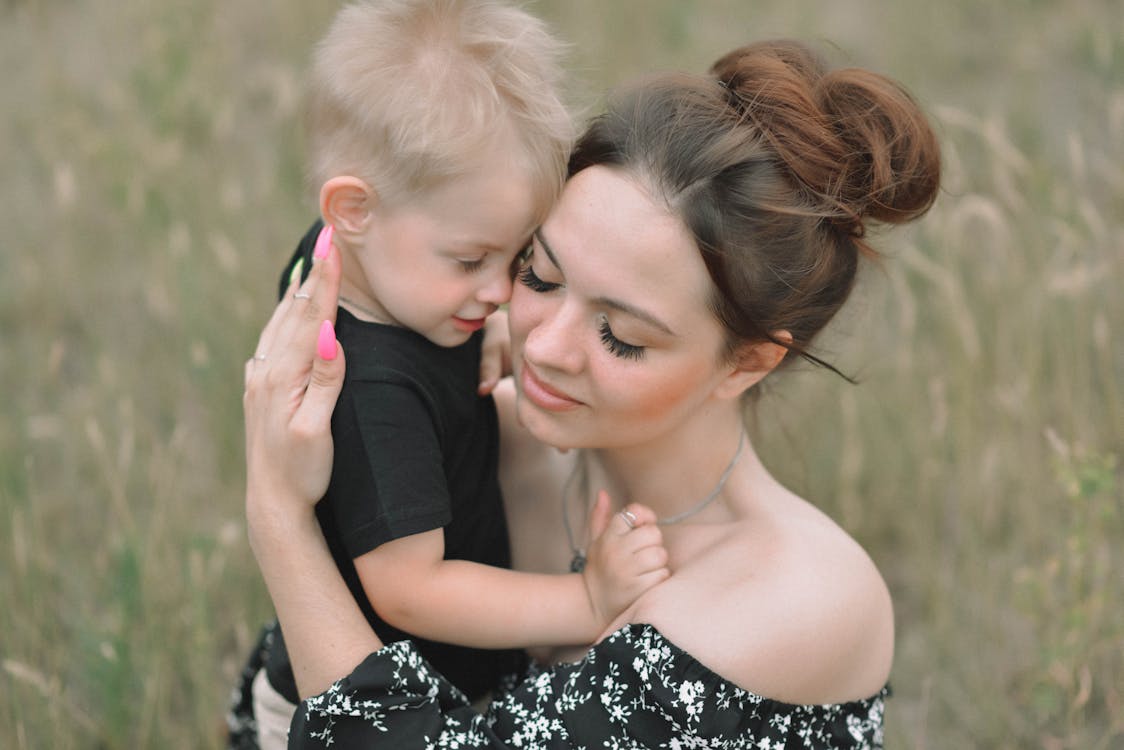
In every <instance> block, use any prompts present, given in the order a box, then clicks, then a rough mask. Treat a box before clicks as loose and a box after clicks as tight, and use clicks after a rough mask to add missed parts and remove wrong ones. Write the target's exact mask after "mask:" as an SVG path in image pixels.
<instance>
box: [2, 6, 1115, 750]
mask: <svg viewBox="0 0 1124 750" xmlns="http://www.w3.org/2000/svg"><path fill="white" fill-rule="evenodd" d="M820 5H821V4H811V3H788V2H760V3H752V4H749V3H744V2H733V0H723V1H722V2H707V3H702V2H687V1H686V0H684V1H683V2H672V1H671V0H661V1H660V2H638V1H636V0H633V1H631V2H614V3H612V4H610V3H600V2H594V1H593V0H575V1H574V2H561V0H558V1H556V2H541V3H539V4H538V5H537V6H535V7H537V8H539V10H541V12H542V13H543V14H544V15H545V16H546V17H548V18H549V19H551V20H552V21H554V22H555V23H556V25H557V26H558V27H559V28H560V30H561V31H562V33H563V35H565V36H566V37H567V38H569V39H572V40H574V41H575V47H574V51H573V60H574V69H575V71H576V72H577V73H578V74H579V81H580V83H579V85H578V89H579V92H580V93H581V94H582V98H583V99H584V100H585V101H586V102H589V103H590V104H591V106H594V104H593V102H595V101H596V99H595V96H594V95H593V93H594V92H598V91H600V90H601V89H603V88H604V87H605V86H606V85H609V84H612V83H614V82H617V81H619V80H622V79H624V78H628V77H630V76H633V75H636V74H639V73H642V72H644V71H648V70H652V69H655V68H690V69H695V70H699V69H701V68H703V67H704V66H705V65H706V63H707V62H709V61H710V60H711V59H712V58H714V57H716V56H717V54H718V53H719V52H722V51H725V50H726V49H727V48H729V47H732V46H734V45H735V44H737V43H740V42H742V41H745V40H749V39H754V38H761V37H765V36H775V35H786V36H798V37H805V38H813V39H827V40H831V42H834V43H835V44H837V45H838V47H839V51H838V52H837V53H835V55H834V57H835V59H836V60H842V61H854V62H855V63H857V64H863V65H869V66H872V67H875V68H877V69H881V70H885V71H888V72H891V73H893V74H894V75H896V76H898V77H900V78H902V79H903V80H904V81H905V82H906V83H907V85H909V86H910V87H911V88H912V89H913V90H914V92H915V93H916V94H917V95H918V96H919V98H920V99H921V100H922V101H924V102H925V103H926V104H927V105H928V107H929V109H930V110H931V111H932V112H933V113H934V115H935V117H936V119H937V121H938V122H939V124H940V131H941V137H942V140H943V142H944V145H945V149H946V169H947V175H948V177H947V180H946V188H945V193H944V195H943V196H942V198H941V200H940V201H939V202H938V205H937V206H936V208H935V209H934V211H933V213H932V214H931V216H930V217H928V218H927V219H926V220H925V221H924V222H923V223H922V224H921V225H920V226H918V227H916V228H913V229H910V230H906V231H902V232H898V233H895V234H890V235H886V236H885V237H884V238H883V239H882V243H881V244H882V247H883V249H885V250H886V251H887V255H888V257H887V259H886V261H885V263H884V264H883V265H882V267H881V268H880V269H872V270H871V272H870V273H868V274H867V278H866V279H865V281H864V284H863V286H862V288H861V290H860V294H859V295H858V297H857V299H856V301H855V304H853V305H852V306H851V309H849V310H848V312H847V314H846V315H845V316H844V317H843V319H842V320H841V321H840V322H839V325H838V326H836V328H835V331H834V332H833V334H832V336H831V338H830V339H829V340H828V341H825V345H827V346H828V347H829V348H830V349H831V350H832V351H834V352H835V353H836V355H835V359H836V360H837V361H838V362H839V363H840V364H842V365H843V366H844V367H845V368H846V369H849V370H851V371H853V372H856V373H857V374H859V376H860V377H861V379H862V380H863V384H862V385H861V386H859V387H857V388H853V387H850V386H846V385H845V384H842V383H840V382H837V381H835V380H833V379H832V378H831V377H829V376H827V375H826V374H823V373H811V372H807V373H804V372H800V373H793V374H791V375H789V376H787V377H786V378H784V379H783V381H781V382H778V383H777V384H776V385H775V387H774V388H773V389H771V390H772V393H771V394H770V397H769V398H767V399H766V400H765V402H764V403H763V405H762V407H761V410H760V413H759V417H758V424H757V430H756V431H757V433H758V444H759V446H760V449H761V450H762V452H763V453H764V454H765V455H766V458H767V460H769V461H770V462H771V463H772V465H774V466H775V467H776V468H777V470H778V472H779V473H780V474H781V475H782V476H783V477H784V478H785V479H786V480H787V481H788V482H789V483H790V484H791V485H792V486H793V487H794V488H796V489H797V490H798V491H801V492H803V493H805V494H806V495H807V496H809V497H811V498H813V499H814V500H815V501H817V502H818V503H820V504H821V505H822V506H823V507H824V508H825V509H827V510H828V511H829V512H830V513H831V514H832V515H834V516H835V517H836V518H837V519H839V520H840V521H841V522H842V523H843V524H844V525H845V526H846V527H847V528H848V529H849V530H851V531H852V532H853V533H854V534H855V535H856V536H857V537H858V538H859V539H860V540H861V541H862V542H863V543H864V544H865V545H866V546H867V547H868V549H870V550H871V553H872V555H873V556H874V558H875V560H876V561H877V562H878V564H879V565H880V566H881V568H882V569H883V570H884V571H885V573H886V575H887V577H888V579H889V580H890V582H891V585H892V587H893V590H894V594H895V599H896V602H897V607H898V615H899V622H898V628H899V647H898V657H897V662H896V666H895V673H894V677H893V681H894V685H895V689H896V697H895V698H894V700H893V701H892V702H891V703H890V711H889V714H888V738H887V740H888V745H889V746H892V747H898V748H926V749H932V748H964V747H980V748H1029V747H1042V748H1047V749H1049V750H1055V749H1056V750H1061V749H1062V748H1106V749H1107V748H1111V747H1118V746H1120V745H1121V743H1124V605H1121V603H1120V602H1121V601H1124V560H1122V553H1121V549H1122V548H1124V500H1122V497H1124V490H1122V484H1121V468H1120V463H1121V457H1122V456H1124V343H1122V341H1124V339H1122V337H1121V334H1122V331H1124V295H1121V294H1120V287H1121V280H1122V279H1124V85H1122V83H1121V82H1122V81H1124V16H1122V15H1121V14H1120V13H1119V8H1117V7H1115V3H1112V2H1108V1H1107V0H1106V1H1105V2H1094V1H1093V0H1085V1H1084V2H1077V3H1067V4H1065V5H1064V6H1063V5H1061V4H1056V5H1054V4H1050V3H1042V2H1031V0H1021V1H1016V0H1007V2H1004V3H998V4H986V5H984V4H978V3H972V2H968V0H960V1H959V2H953V3H944V4H941V3H922V2H920V0H909V1H908V2H903V3H898V4H895V5H894V6H893V7H887V4H877V5H876V4H875V3H873V2H857V1H854V0H853V1H851V2H842V3H833V4H831V10H829V11H824V10H822V9H821V8H820V7H818V6H820ZM332 10H333V8H331V7H320V6H317V5H316V4H309V3H304V4H302V3H289V4H286V5H285V6H283V7H282V6H275V5H274V4H267V3H260V2H247V3H219V2H216V1H215V0H197V1H196V2H186V1H185V0H168V2H164V3H159V4H157V5H156V6H152V5H151V4H147V3H140V2H122V3H93V2H89V1H88V0H77V1H76V2H70V3H46V2H35V1H33V0H23V1H22V2H21V1H19V0H9V1H8V2H6V3H3V4H0V63H2V65H3V69H4V70H5V76H4V82H3V84H2V85H3V92H4V96H3V99H2V101H3V104H2V105H0V106H2V107H4V116H3V117H2V118H0V144H3V153H4V154H5V175H6V179H5V180H4V181H3V182H2V183H0V205H2V208H0V211H3V219H4V221H3V225H4V227H5V239H4V245H3V250H2V252H0V330H2V331H3V334H2V336H0V378H2V380H0V383H2V384H3V385H4V387H5V388H4V390H5V392H6V393H8V394H9V397H8V400H7V402H6V406H5V410H4V418H3V420H2V421H0V600H2V601H3V602H4V606H3V607H2V608H0V738H2V739H0V744H3V745H4V746H5V747H16V748H39V747H53V748H69V747H106V748H117V747H122V748H124V747H129V748H132V747H216V746H218V745H219V744H220V737H221V731H222V727H221V710H222V706H223V704H224V702H225V699H226V695H227V692H228V689H229V686H230V685H231V684H232V680H233V677H234V674H235V671H236V669H237V666H238V663H239V661H240V659H241V658H242V656H243V654H244V653H245V650H246V647H247V645H248V642H249V639H250V637H251V634H252V632H253V630H254V629H255V627H256V625H257V624H258V623H259V622H260V621H261V620H262V619H263V618H264V617H266V615H267V614H268V613H269V611H270V610H269V604H268V600H267V598H266V596H265V593H264V590H263V588H262V586H261V584H260V581H259V579H258V576H257V573H256V570H255V568H254V565H253V562H252V559H251V556H250V554H249V552H248V550H247V548H246V545H245V542H244V534H243V527H242V521H241V498H240V495H241V482H242V468H241V459H242V457H241V442H240V441H241V435H240V405H239V396H240V391H241V384H240V368H241V363H242V361H243V359H244V357H245V356H246V354H247V352H249V351H250V347H251V346H252V342H253V340H254V338H255V335H256V327H257V325H258V324H259V323H260V322H261V321H262V320H263V319H264V317H265V315H266V313H267V311H268V309H269V307H270V300H271V298H272V293H273V285H274V278H275V274H276V272H277V269H278V267H279V263H280V261H281V260H282V258H283V256H284V255H285V253H286V252H287V249H288V248H289V247H291V245H292V243H293V242H294V240H295V239H296V238H297V237H298V236H299V235H298V233H299V232H300V231H301V230H302V229H303V228H304V227H305V226H306V224H307V222H308V220H309V217H310V209H309V207H308V204H307V203H306V202H305V201H304V200H303V198H302V195H301V189H300V164H301V154H300V147H299V140H298V132H297V125H296V121H297V112H298V108H299V80H300V72H301V70H302V68H303V65H304V59H305V56H306V54H307V52H308V49H309V47H310V45H311V44H312V42H313V40H314V39H315V37H316V36H317V35H318V33H319V31H320V29H322V28H323V26H324V24H325V22H326V20H327V18H328V16H329V15H330V14H331V12H332Z"/></svg>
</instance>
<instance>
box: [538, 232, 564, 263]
mask: <svg viewBox="0 0 1124 750" xmlns="http://www.w3.org/2000/svg"><path fill="white" fill-rule="evenodd" d="M534 236H535V239H536V240H538V241H539V244H540V245H542V249H543V250H544V251H545V252H546V257H548V258H550V262H551V263H553V264H554V267H555V268H557V269H558V270H559V271H561V270H562V266H561V265H560V264H559V263H558V256H557V255H555V254H554V251H553V250H551V249H550V245H548V244H547V242H546V238H544V237H543V236H542V227H539V228H538V229H536V230H535V232H534Z"/></svg>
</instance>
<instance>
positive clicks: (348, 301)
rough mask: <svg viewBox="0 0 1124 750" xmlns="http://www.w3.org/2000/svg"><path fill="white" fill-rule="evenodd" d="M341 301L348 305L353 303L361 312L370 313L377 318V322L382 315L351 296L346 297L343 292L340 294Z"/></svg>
mask: <svg viewBox="0 0 1124 750" xmlns="http://www.w3.org/2000/svg"><path fill="white" fill-rule="evenodd" d="M340 302H343V303H344V304H346V305H351V306H352V307H354V308H355V309H356V310H358V311H359V312H361V313H364V314H366V315H370V316H371V317H372V318H374V319H375V321H376V322H378V321H379V319H380V318H381V317H382V316H381V315H379V314H378V313H377V312H375V311H374V310H372V309H371V308H369V307H364V306H363V305H361V304H359V303H358V302H356V301H355V300H353V299H351V298H350V297H345V296H343V295H342V294H341V295H340Z"/></svg>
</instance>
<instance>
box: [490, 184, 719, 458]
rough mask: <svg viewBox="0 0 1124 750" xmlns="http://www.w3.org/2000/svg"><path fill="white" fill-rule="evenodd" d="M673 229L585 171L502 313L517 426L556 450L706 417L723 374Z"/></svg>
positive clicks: (628, 192) (637, 438) (655, 432)
mask: <svg viewBox="0 0 1124 750" xmlns="http://www.w3.org/2000/svg"><path fill="white" fill-rule="evenodd" d="M711 290H712V283H711V281H710V277H709V276H708V275H707V272H706V267H705V265H704V264H703V261H702V258H701V257H700V256H699V252H698V250H697V249H696V247H695V244H694V241H693V240H692V238H691V236H690V234H689V233H688V231H687V229H686V227H685V226H684V225H683V224H682V222H681V220H680V219H679V218H678V217H676V216H674V215H673V214H671V213H670V212H669V211H668V209H667V208H665V207H664V206H662V205H661V204H659V203H657V202H655V201H653V200H652V198H651V197H650V195H649V193H648V192H647V190H646V189H645V188H644V187H643V186H642V185H641V184H640V183H638V182H637V181H636V180H634V179H632V178H631V177H629V176H628V175H626V174H625V173H623V172H620V171H616V170H612V169H609V168H607V167H590V168H588V169H585V170H583V171H581V172H579V173H578V174H577V175H575V176H574V177H572V178H571V179H570V181H569V182H568V183H567V184H566V188H565V190H564V191H563V193H562V197H561V199H560V201H559V203H558V205H557V206H556V207H555V209H554V211H553V212H552V213H551V215H550V217H549V218H548V219H547V221H546V223H545V224H543V226H542V228H541V229H540V230H539V231H538V232H536V233H535V238H534V243H533V246H532V249H531V255H530V258H529V259H528V260H527V262H526V263H525V265H524V266H523V268H522V270H521V271H520V274H519V279H518V282H517V283H516V285H515V291H514V293H513V295H512V299H511V306H510V310H509V319H510V323H511V343H512V357H513V364H514V372H515V378H516V384H517V386H518V394H519V395H518V401H517V408H518V414H519V418H520V419H521V421H522V422H523V424H524V425H525V426H526V427H527V428H528V429H529V430H530V431H531V433H532V434H533V435H535V437H537V438H538V439H540V440H542V441H543V442H546V443H549V444H551V445H555V446H558V447H565V448H574V447H593V448H611V447H623V446H632V445H639V444H641V443H644V442H646V441H649V440H655V439H658V438H659V437H661V436H663V435H666V434H667V433H668V431H669V430H674V429H675V428H676V427H677V426H679V425H681V424H683V423H684V421H686V420H689V419H691V418H692V417H693V416H696V415H699V414H702V413H704V412H705V411H706V408H707V406H708V404H710V402H711V401H712V399H713V398H714V397H715V388H716V387H717V386H718V385H719V384H720V383H721V382H722V381H723V380H724V378H725V377H726V375H728V374H729V373H730V372H731V370H732V369H733V367H732V366H731V365H727V364H724V363H723V361H722V358H721V356H720V353H721V352H722V351H723V342H724V339H723V330H722V328H721V326H720V325H719V323H718V322H717V321H716V320H715V319H714V316H713V315H712V313H711V312H710V311H709V309H708V308H707V305H706V301H707V299H708V298H709V295H710V294H711Z"/></svg>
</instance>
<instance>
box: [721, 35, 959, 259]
mask: <svg viewBox="0 0 1124 750" xmlns="http://www.w3.org/2000/svg"><path fill="white" fill-rule="evenodd" d="M711 73H712V74H713V75H714V76H715V77H716V78H717V79H718V81H719V83H721V84H722V85H723V86H724V87H725V89H726V90H727V92H729V99H730V103H731V106H733V107H735V108H736V109H737V110H738V111H739V112H742V113H744V115H745V117H746V118H747V120H749V121H750V122H751V123H753V124H754V125H755V126H756V127H757V129H758V130H759V131H760V133H761V135H762V136H763V137H764V138H765V139H766V140H767V141H768V142H769V143H770V145H771V146H772V147H773V149H774V150H775V151H776V153H777V155H778V156H779V157H780V158H781V159H782V160H783V161H784V163H785V164H786V165H787V167H788V168H789V169H790V170H791V171H792V174H793V176H794V177H795V178H796V179H797V180H799V181H800V182H801V184H802V185H803V186H804V187H806V188H807V189H808V190H809V191H811V192H812V193H813V194H814V195H816V196H818V197H819V198H821V199H823V200H824V201H825V202H827V204H828V205H831V206H834V208H835V209H836V210H837V212H838V216H837V217H835V219H836V221H838V222H841V223H843V224H844V225H852V224H856V223H857V224H858V226H853V227H852V228H853V229H854V230H855V231H856V233H857V234H858V236H860V237H861V236H862V234H863V230H862V226H861V223H862V221H863V220H864V219H866V218H871V219H875V220H878V221H883V222H888V223H894V224H900V223H904V222H907V221H911V220H912V219H915V218H917V217H918V216H920V215H922V214H923V213H925V211H927V210H928V209H929V207H930V206H931V205H932V203H933V200H934V199H935V198H936V194H937V185H938V183H939V181H940V158H939V153H940V151H939V147H938V146H937V141H936V137H935V136H934V134H933V131H932V129H931V128H930V127H929V124H928V122H927V121H926V120H925V117H924V115H923V114H922V113H921V110H920V109H919V108H918V106H917V104H916V102H914V100H913V98H912V97H911V96H910V95H909V93H908V92H906V91H905V89H903V88H902V87H901V86H900V85H899V84H898V83H896V82H895V81H892V80H890V79H889V78H886V77H885V76H882V75H879V74H877V73H872V72H870V71H868V70H863V69H861V68H844V69H840V70H834V71H828V70H827V68H826V66H825V64H824V62H823V61H822V59H820V58H819V57H818V56H817V55H816V54H815V53H813V52H812V51H811V50H810V49H808V48H807V47H805V46H803V45H801V44H799V43H797V42H791V41H775V42H765V43H760V44H755V45H751V46H748V47H742V48H740V49H737V50H734V51H733V52H730V53H729V54H727V55H725V56H724V57H722V58H721V59H720V60H718V62H716V63H715V64H714V66H713V67H712V68H711Z"/></svg>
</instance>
